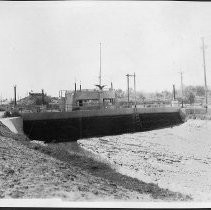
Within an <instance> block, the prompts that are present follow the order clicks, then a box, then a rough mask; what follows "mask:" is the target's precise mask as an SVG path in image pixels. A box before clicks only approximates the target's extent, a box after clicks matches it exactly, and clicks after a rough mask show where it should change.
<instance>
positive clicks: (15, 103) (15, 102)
mask: <svg viewBox="0 0 211 210" xmlns="http://www.w3.org/2000/svg"><path fill="white" fill-rule="evenodd" d="M16 87H17V86H16V85H14V107H16V105H17V101H16Z"/></svg>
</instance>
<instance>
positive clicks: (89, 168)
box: [0, 123, 191, 201]
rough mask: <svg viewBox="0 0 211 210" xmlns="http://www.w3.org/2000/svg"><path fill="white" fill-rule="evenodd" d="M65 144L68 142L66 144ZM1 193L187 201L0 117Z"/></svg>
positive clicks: (7, 195) (79, 198)
mask: <svg viewBox="0 0 211 210" xmlns="http://www.w3.org/2000/svg"><path fill="white" fill-rule="evenodd" d="M68 145H69V144H68ZM0 186H1V188H0V198H53V197H54V198H55V197H57V198H62V199H67V200H71V201H87V200H89V201H99V200H101V201H102V200H103V201H113V200H121V201H186V200H191V198H190V197H189V196H187V195H183V194H181V193H177V192H172V191H170V190H168V189H162V188H160V187H158V185H156V184H152V183H145V182H142V181H140V180H138V179H135V178H131V177H129V176H126V175H122V174H120V173H118V172H116V171H115V168H113V167H112V166H111V165H109V163H106V162H103V161H102V160H100V159H97V158H96V157H94V156H93V154H91V153H88V152H87V151H85V150H83V149H82V148H80V146H79V145H78V144H77V143H73V144H72V145H70V146H69V148H67V147H66V145H65V144H64V143H63V144H48V145H47V144H44V143H38V142H36V141H29V140H28V139H27V138H26V137H25V136H24V135H16V134H13V133H11V132H10V131H9V129H7V128H6V127H5V126H4V125H3V124H1V123H0Z"/></svg>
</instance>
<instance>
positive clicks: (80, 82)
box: [80, 81, 81, 91]
mask: <svg viewBox="0 0 211 210" xmlns="http://www.w3.org/2000/svg"><path fill="white" fill-rule="evenodd" d="M80 91H81V81H80Z"/></svg>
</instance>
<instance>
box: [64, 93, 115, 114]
mask: <svg viewBox="0 0 211 210" xmlns="http://www.w3.org/2000/svg"><path fill="white" fill-rule="evenodd" d="M60 105H61V109H63V110H65V111H74V110H93V109H103V108H105V109H106V108H113V107H114V105H115V91H114V90H113V89H109V90H96V89H92V90H89V89H82V90H76V91H66V92H65V97H64V98H61V99H60Z"/></svg>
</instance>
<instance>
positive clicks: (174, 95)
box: [173, 85, 176, 100]
mask: <svg viewBox="0 0 211 210" xmlns="http://www.w3.org/2000/svg"><path fill="white" fill-rule="evenodd" d="M173 99H174V100H175V99H176V97H175V85H173Z"/></svg>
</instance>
